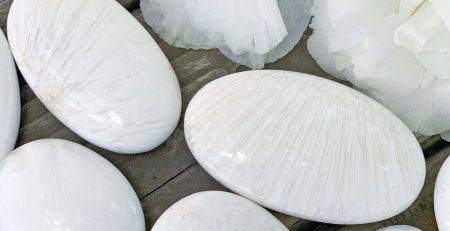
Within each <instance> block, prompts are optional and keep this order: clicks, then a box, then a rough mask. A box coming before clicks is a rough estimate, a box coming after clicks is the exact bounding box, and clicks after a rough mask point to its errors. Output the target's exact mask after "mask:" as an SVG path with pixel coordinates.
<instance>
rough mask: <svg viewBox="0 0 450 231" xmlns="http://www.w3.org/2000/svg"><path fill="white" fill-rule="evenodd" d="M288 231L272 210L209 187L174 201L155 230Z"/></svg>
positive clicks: (156, 224)
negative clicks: (270, 211)
mask: <svg viewBox="0 0 450 231" xmlns="http://www.w3.org/2000/svg"><path fill="white" fill-rule="evenodd" d="M179 230H195V231H211V230H214V231H221V230H223V231H229V230H233V231H253V230H258V231H259V230H261V231H263V230H267V231H287V230H288V229H287V228H286V227H284V225H283V224H282V223H281V222H280V221H278V220H277V219H276V218H275V217H274V216H272V214H270V213H269V212H267V211H266V210H265V209H263V208H262V207H260V206H259V205H257V204H255V203H253V202H251V201H249V200H247V199H245V198H243V197H240V196H238V195H235V194H232V193H227V192H218V191H209V192H200V193H196V194H193V195H190V196H188V197H186V198H184V199H182V200H180V201H178V202H177V203H175V204H174V205H172V206H171V207H170V208H169V209H168V210H167V211H165V212H164V214H163V215H161V217H160V218H159V219H158V221H157V222H156V223H155V225H154V226H153V228H152V231H179Z"/></svg>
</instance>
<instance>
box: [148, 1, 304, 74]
mask: <svg viewBox="0 0 450 231" xmlns="http://www.w3.org/2000/svg"><path fill="white" fill-rule="evenodd" d="M311 5H312V0H278V1H277V0H263V1H261V0H252V1H251V0H246V1H241V0H226V1H223V0H142V1H141V9H142V13H143V15H144V17H145V20H146V21H147V23H148V24H149V25H150V26H152V28H153V29H154V30H155V31H156V32H157V33H158V34H159V35H160V36H161V38H163V39H164V40H165V41H166V42H168V43H169V44H171V45H174V46H177V47H183V48H194V49H210V48H219V49H220V51H221V52H222V53H223V54H224V55H225V56H227V57H228V58H229V59H231V60H233V61H235V62H237V63H241V64H244V65H247V66H249V67H251V68H254V69H259V68H263V67H264V64H265V63H270V62H274V61H275V60H277V59H279V58H281V57H283V56H284V55H286V54H287V53H288V52H289V51H290V50H291V49H292V48H293V47H294V46H295V45H296V44H297V43H298V41H299V40H300V38H301V37H302V34H303V32H304V31H305V29H306V27H307V26H308V24H309V22H310V18H311V14H310V9H311Z"/></svg>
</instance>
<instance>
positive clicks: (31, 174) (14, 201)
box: [0, 139, 145, 231]
mask: <svg viewBox="0 0 450 231" xmlns="http://www.w3.org/2000/svg"><path fill="white" fill-rule="evenodd" d="M0 182H1V184H0V205H1V208H2V209H1V210H0V217H1V222H0V230H35V231H47V230H130V231H144V230H145V222H144V214H143V212H142V208H141V204H140V202H139V199H138V197H137V196H136V193H135V192H134V190H133V188H132V187H131V185H130V184H129V183H128V181H127V180H126V179H125V177H124V176H123V175H122V174H121V173H120V172H119V170H117V169H116V168H115V167H114V166H113V165H112V164H111V163H109V162H108V161H107V160H105V159H104V158H102V157H101V156H100V155H98V154H97V153H95V152H93V151H91V150H89V149H87V148H85V147H83V146H81V145H79V144H76V143H73V142H69V141H64V140H56V139H48V140H38V141H34V142H31V143H28V144H26V145H24V146H21V147H19V148H18V149H16V150H14V151H13V152H11V153H10V155H8V156H7V157H6V158H5V159H4V160H3V162H2V163H1V164H0Z"/></svg>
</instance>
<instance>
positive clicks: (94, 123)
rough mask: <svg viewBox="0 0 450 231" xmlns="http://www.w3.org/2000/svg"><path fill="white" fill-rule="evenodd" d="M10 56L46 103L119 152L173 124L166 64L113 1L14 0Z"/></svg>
mask: <svg viewBox="0 0 450 231" xmlns="http://www.w3.org/2000/svg"><path fill="white" fill-rule="evenodd" d="M8 37H9V39H10V43H11V48H12V52H13V55H14V57H15V59H16V62H17V65H18V66H19V68H20V70H21V72H22V74H23V75H24V78H25V79H26V81H27V83H28V84H29V85H30V87H31V88H32V89H33V91H34V92H35V93H36V95H37V96H38V97H39V99H40V100H41V101H42V102H43V103H44V104H45V106H46V107H47V108H48V109H49V110H50V111H51V112H52V113H53V114H54V115H55V116H56V117H57V118H58V119H59V120H60V121H62V122H63V123H64V124H65V125H66V126H68V127H69V128H70V129H71V130H73V131H74V132H76V133H77V134H78V135H80V136H81V137H83V138H84V139H86V140H88V141H89V142H92V143H94V144H95V145H97V146H100V147H102V148H105V149H108V150H111V151H115V152H120V153H139V152H145V151H148V150H151V149H153V148H155V147H157V146H158V145H160V144H161V143H162V142H163V141H165V140H166V139H167V138H168V137H169V136H170V134H171V133H172V132H173V130H174V129H175V127H176V126H177V123H178V119H179V116H180V111H181V93H180V88H179V85H178V81H177V79H176V76H175V73H174V71H173V69H172V67H171V66H170V63H169V62H168V60H167V59H166V57H165V56H164V54H163V53H162V51H161V49H160V48H159V47H158V45H157V44H156V42H155V41H154V40H153V39H152V37H151V36H150V35H149V34H148V33H147V32H146V31H145V29H144V28H143V27H142V26H141V25H140V24H139V22H138V21H137V20H135V19H134V18H133V17H132V15H131V14H129V13H128V12H127V11H126V10H125V9H124V8H123V7H122V6H120V5H119V4H118V3H117V2H116V1H114V0H77V1H63V0H16V1H14V2H13V4H12V6H11V10H10V13H9V18H8Z"/></svg>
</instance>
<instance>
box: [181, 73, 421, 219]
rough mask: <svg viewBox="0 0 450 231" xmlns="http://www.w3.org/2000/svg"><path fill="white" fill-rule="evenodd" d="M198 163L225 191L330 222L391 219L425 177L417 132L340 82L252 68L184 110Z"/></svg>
mask: <svg viewBox="0 0 450 231" xmlns="http://www.w3.org/2000/svg"><path fill="white" fill-rule="evenodd" d="M185 134H186V140H187V143H188V145H189V148H190V149H191V151H192V153H193V154H194V156H195V158H196V159H197V160H198V162H199V163H200V164H201V165H202V166H203V168H205V170H206V171H207V172H208V173H210V174H211V175H212V176H213V177H214V178H215V179H217V180H218V181H220V182H221V183H222V184H224V185H225V186H226V187H228V188H229V189H231V190H233V191H235V192H237V193H239V194H241V195H243V196H245V197H247V198H249V199H251V200H253V201H255V202H257V203H259V204H262V205H264V206H265V207H268V208H270V209H273V210H277V211H280V212H283V213H286V214H289V215H292V216H296V217H301V218H305V219H309V220H314V221H321V222H327V223H336V224H358V223H368V222H374V221H379V220H383V219H386V218H389V217H392V216H394V215H396V214H398V213H400V212H402V211H403V210H405V209H406V208H407V207H409V206H410V205H411V203H412V202H413V201H414V200H415V199H416V198H417V196H418V194H419V192H420V190H421V188H422V186H423V183H424V180H425V160H424V157H423V153H422V150H421V148H420V145H419V144H418V142H417V140H416V138H415V137H414V135H413V134H412V133H411V132H410V131H409V129H408V128H407V127H406V126H405V125H404V124H403V123H402V122H401V121H400V120H399V119H398V118H397V117H395V115H393V114H392V113H391V112H390V111H388V110H387V109H385V108H384V107H383V106H381V105H380V104H378V103H377V102H375V101H373V100H372V99H370V98H369V97H367V96H365V95H363V94H361V93H359V92H357V91H355V90H353V89H351V88H348V87H346V86H344V85H341V84H338V83H336V82H333V81H329V80H325V79H322V78H319V77H315V76H310V75H306V74H300V73H294V72H286V71H249V72H242V73H238V74H233V75H229V76H227V77H224V78H221V79H218V80H216V81H214V82H212V83H210V84H208V85H206V86H205V87H204V88H203V89H201V90H200V91H199V92H198V93H197V95H196V96H195V97H194V98H193V100H192V101H191V103H190V104H189V107H188V109H187V112H186V116H185Z"/></svg>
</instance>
